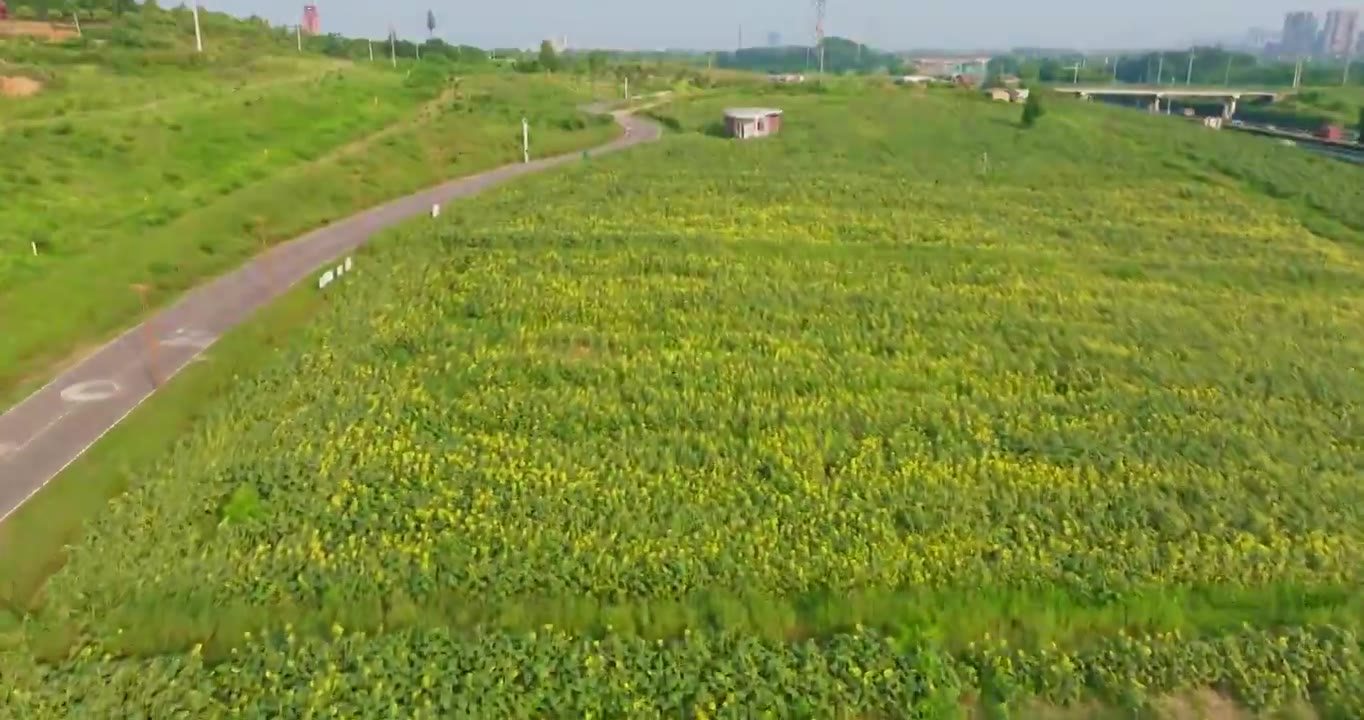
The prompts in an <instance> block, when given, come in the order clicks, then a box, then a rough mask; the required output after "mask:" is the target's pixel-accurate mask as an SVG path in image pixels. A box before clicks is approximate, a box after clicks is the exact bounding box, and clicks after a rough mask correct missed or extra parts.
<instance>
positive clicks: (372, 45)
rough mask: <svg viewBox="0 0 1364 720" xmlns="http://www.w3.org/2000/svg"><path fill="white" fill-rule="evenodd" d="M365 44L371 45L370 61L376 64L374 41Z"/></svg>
mask: <svg viewBox="0 0 1364 720" xmlns="http://www.w3.org/2000/svg"><path fill="white" fill-rule="evenodd" d="M365 42H367V43H369V61H370V62H374V41H373V40H366V41H365Z"/></svg>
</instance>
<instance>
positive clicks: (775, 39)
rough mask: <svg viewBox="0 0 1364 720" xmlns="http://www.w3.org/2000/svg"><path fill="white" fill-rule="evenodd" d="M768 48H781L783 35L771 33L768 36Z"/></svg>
mask: <svg viewBox="0 0 1364 720" xmlns="http://www.w3.org/2000/svg"><path fill="white" fill-rule="evenodd" d="M767 46H768V47H781V33H779V32H770V33H768V34H767Z"/></svg>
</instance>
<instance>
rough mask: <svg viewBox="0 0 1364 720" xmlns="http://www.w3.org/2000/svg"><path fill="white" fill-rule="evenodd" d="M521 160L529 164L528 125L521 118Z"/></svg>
mask: <svg viewBox="0 0 1364 720" xmlns="http://www.w3.org/2000/svg"><path fill="white" fill-rule="evenodd" d="M521 160H522V162H527V163H528V162H530V123H529V122H527V121H526V119H525V118H521Z"/></svg>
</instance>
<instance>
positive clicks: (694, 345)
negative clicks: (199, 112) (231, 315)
mask: <svg viewBox="0 0 1364 720" xmlns="http://www.w3.org/2000/svg"><path fill="white" fill-rule="evenodd" d="M841 87H842V88H843V89H842V90H839V91H835V90H830V91H829V92H823V93H819V92H787V93H775V92H774V93H772V94H771V95H770V96H768V97H758V96H757V95H758V91H751V92H748V93H744V94H742V95H732V96H716V97H711V98H708V99H705V100H703V101H700V102H695V103H689V104H685V105H682V106H679V107H677V108H675V109H672V110H665V111H660V112H661V113H663V116H664V117H665V118H666V119H667V121H668V123H669V125H671V126H673V127H675V128H677V129H678V130H680V132H677V133H674V134H673V135H672V136H671V137H670V138H669V139H667V140H665V142H664V143H662V144H660V145H658V146H652V147H648V148H642V149H639V150H637V151H633V152H632V153H630V154H628V155H627V156H616V157H612V158H609V159H605V160H602V161H597V162H593V163H590V164H584V165H579V166H576V167H575V168H573V169H571V170H569V171H567V172H565V173H561V174H556V175H552V176H544V177H539V178H535V179H532V180H530V181H528V182H525V183H522V184H518V185H516V186H514V187H509V188H506V189H504V190H502V191H499V192H497V193H495V194H493V195H490V196H484V197H482V198H479V199H477V200H474V201H472V202H471V203H469V204H468V205H467V206H465V207H463V208H462V211H461V212H460V213H459V214H458V215H455V216H451V217H449V218H447V219H445V220H444V221H443V222H442V223H441V224H439V225H437V226H435V227H431V226H427V227H423V228H420V229H413V230H410V231H408V232H407V233H404V234H402V235H400V236H398V237H395V238H393V239H391V240H388V241H385V242H383V243H381V244H379V245H377V246H375V247H373V248H372V249H371V252H372V253H374V255H375V257H374V261H376V262H381V263H382V264H383V265H384V266H385V267H386V268H389V270H390V271H389V272H387V273H385V274H384V275H383V276H382V277H374V278H372V281H371V282H366V283H364V284H356V285H352V286H349V287H348V288H347V289H346V290H345V292H344V293H341V294H339V295H337V296H336V297H335V299H334V301H333V302H332V303H331V304H329V305H328V306H326V307H325V308H322V309H320V310H319V311H317V314H316V315H315V316H314V318H313V319H314V321H313V322H312V323H311V324H310V325H309V327H308V328H307V329H306V330H299V331H297V332H296V333H295V334H292V335H290V336H289V337H288V338H286V339H284V340H282V341H280V342H278V343H277V344H276V346H275V347H276V348H277V349H276V350H275V351H273V352H269V353H266V352H259V353H256V354H255V355H254V357H252V358H251V360H250V361H249V362H248V363H247V364H244V365H242V366H240V368H242V369H234V370H233V372H234V373H237V377H236V378H235V380H234V382H232V383H231V384H230V386H225V387H224V389H223V391H222V395H221V397H220V398H219V400H218V401H217V402H216V403H215V405H214V406H213V407H212V409H211V410H210V411H209V412H207V413H205V414H204V415H203V416H201V417H199V418H197V419H195V420H193V421H192V422H190V423H188V424H187V430H186V431H185V432H184V434H183V436H182V437H181V438H180V440H179V441H178V442H177V443H176V444H175V445H174V446H173V447H169V448H167V449H165V450H164V451H163V452H161V453H159V454H158V455H157V456H156V457H155V458H153V459H144V460H141V461H139V462H136V463H132V464H130V465H128V466H127V467H126V468H125V469H124V470H123V471H122V472H123V473H124V474H125V476H126V478H127V482H128V484H129V486H130V490H129V492H128V494H127V495H126V496H124V497H122V498H119V499H118V500H116V501H115V502H114V503H113V504H112V506H111V507H109V508H108V509H107V510H106V511H103V512H101V513H100V514H99V516H98V518H97V519H96V520H95V521H94V522H93V524H92V526H91V527H90V528H89V530H88V532H87V533H86V534H85V535H84V537H82V538H81V539H79V540H77V541H75V542H74V543H73V544H72V547H71V549H70V551H69V553H68V554H67V555H66V557H65V564H64V566H63V567H61V568H60V569H59V570H57V571H56V572H55V574H54V575H53V576H52V577H51V578H50V580H49V581H48V582H47V584H46V586H45V589H44V591H43V593H42V594H41V596H40V597H38V598H37V599H36V600H34V601H33V602H34V605H33V606H32V607H31V613H32V614H31V616H30V618H29V623H28V624H27V625H26V626H25V627H24V628H23V629H22V630H16V631H14V632H12V633H11V634H10V640H11V645H12V648H13V649H12V650H11V651H10V652H9V653H8V654H7V655H4V656H0V669H3V671H4V673H5V675H6V676H7V677H8V678H12V679H13V680H12V682H13V683H14V685H15V687H16V688H17V690H18V692H17V693H16V694H15V695H14V696H13V697H14V698H15V699H14V701H13V702H14V703H16V704H15V705H13V706H14V707H16V708H18V712H19V713H20V715H22V716H28V717H55V716H59V715H62V714H69V713H72V712H78V713H84V714H89V715H92V716H107V715H109V714H111V713H123V714H128V713H142V714H147V715H157V716H162V715H171V714H174V713H176V712H181V713H187V714H193V715H195V716H198V717H215V716H220V715H222V716H225V715H227V714H229V713H230V712H244V713H246V714H255V715H260V716H296V715H303V714H306V713H307V712H309V710H310V708H311V709H318V708H325V709H327V710H329V711H332V712H336V713H338V714H340V715H342V716H347V717H363V716H371V715H375V714H395V713H406V714H412V715H418V716H430V717H438V716H449V715H451V714H460V713H466V714H471V715H473V716H481V717H561V716H562V717H569V716H572V717H581V716H585V715H589V714H596V715H602V716H608V717H627V716H628V717H642V716H673V715H679V714H680V715H683V716H694V717H703V716H704V717H716V716H724V717H742V716H747V714H751V713H754V712H764V711H765V712H769V713H771V714H773V715H776V716H782V717H833V716H839V717H921V718H922V717H926V718H952V717H963V716H965V715H966V714H967V713H970V712H979V713H984V714H987V716H995V717H1014V716H1023V717H1031V716H1040V717H1097V716H1103V715H1102V713H1103V712H1104V711H1105V709H1106V708H1112V709H1113V712H1112V713H1111V714H1110V715H1109V716H1112V717H1133V716H1134V713H1135V712H1141V713H1144V714H1145V715H1144V716H1156V717H1162V716H1167V717H1196V716H1199V713H1210V712H1217V713H1218V715H1217V716H1218V717H1251V716H1253V714H1257V713H1268V712H1269V711H1271V710H1289V711H1295V712H1299V713H1308V712H1316V713H1319V716H1321V717H1332V718H1337V717H1338V718H1346V717H1359V716H1360V715H1361V713H1364V706H1361V704H1360V702H1361V698H1364V646H1362V645H1361V642H1362V641H1361V635H1360V633H1361V631H1362V630H1364V627H1361V618H1364V612H1362V611H1364V608H1361V606H1360V598H1359V595H1358V593H1357V588H1358V587H1359V583H1360V582H1361V581H1362V580H1364V575H1362V573H1364V521H1362V520H1361V517H1360V515H1359V513H1358V512H1357V508H1358V507H1359V503H1360V502H1361V500H1364V495H1361V492H1362V491H1361V489H1360V485H1359V482H1358V478H1359V476H1360V472H1361V469H1364V445H1361V444H1360V442H1359V437H1360V434H1359V418H1360V417H1361V416H1364V415H1362V414H1361V411H1362V410H1364V394H1362V393H1364V391H1362V390H1361V388H1364V386H1362V385H1361V384H1360V383H1359V382H1358V376H1357V375H1358V368H1359V367H1360V365H1361V361H1364V344H1361V340H1360V338H1359V334H1358V332H1357V330H1358V328H1359V327H1360V323H1361V321H1362V320H1364V292H1362V291H1361V288H1364V209H1361V207H1360V206H1359V203H1358V202H1357V200H1358V198H1357V192H1356V189H1357V188H1359V187H1360V186H1361V181H1364V169H1361V168H1358V167H1355V166H1352V165H1348V164H1345V163H1337V162H1332V161H1329V160H1325V159H1322V158H1318V157H1316V156H1313V155H1310V154H1307V153H1303V152H1301V151H1298V150H1295V149H1293V148H1286V147H1281V146H1279V145H1276V144H1273V143H1265V142H1260V141H1258V140H1257V139H1255V138H1249V137H1244V136H1239V135H1234V134H1231V133H1215V132H1211V131H1207V130H1204V129H1202V128H1199V127H1196V126H1193V125H1191V124H1187V123H1180V122H1175V121H1172V120H1170V119H1168V118H1158V117H1149V116H1145V115H1143V114H1140V113H1133V112H1125V111H1122V110H1117V109H1112V108H1105V107H1101V106H1096V105H1093V104H1083V103H1060V102H1055V103H1052V105H1051V107H1050V111H1049V113H1048V114H1047V115H1046V116H1045V117H1044V118H1043V120H1042V122H1041V123H1040V124H1039V125H1038V127H1036V128H1035V129H1032V130H1027V131H1025V130H1021V129H1020V128H1019V127H1018V126H1017V123H1016V118H1017V114H1016V113H1017V108H1016V107H1009V106H1001V105H995V104H990V103H987V102H985V101H982V100H980V99H979V98H978V97H976V96H975V95H974V94H969V93H958V92H941V93H938V92H928V93H919V92H914V91H904V90H898V89H893V88H888V87H879V88H868V87H866V86H862V87H860V88H858V87H856V86H853V85H844V86H841ZM755 102H756V103H758V104H765V105H766V104H771V105H777V106H779V107H782V108H784V109H785V110H786V123H785V126H784V129H783V132H782V134H781V135H780V136H778V137H775V138H771V139H768V140H764V141H756V142H748V143H736V142H733V141H728V140H722V139H719V138H716V137H712V136H711V134H710V132H709V130H710V128H711V127H712V126H713V124H714V122H715V118H716V116H717V113H718V112H719V110H720V109H721V108H722V107H724V106H725V105H730V104H754V103H755ZM243 337H245V336H243ZM248 347H249V344H248ZM246 368H249V369H246ZM202 372H205V373H208V372H213V371H212V370H211V369H204V370H203V371H202ZM319 378H325V381H320V380H319ZM177 392H179V390H177V388H176V387H175V386H172V387H170V388H168V393H169V394H168V395H167V396H165V401H166V402H167V403H174V402H175V397H176V395H175V394H176V393H177ZM132 422H133V423H134V424H133V425H132V426H130V427H129V429H128V430H129V432H130V433H132V434H133V435H136V434H137V423H138V422H140V421H139V420H138V418H137V417H134V418H133V421H132ZM27 548H28V553H30V554H34V555H42V554H45V553H51V552H57V551H56V550H53V549H51V548H44V547H43V546H41V545H39V544H30V545H28V546H27ZM27 602H29V599H27V598H24V599H20V598H12V600H11V603H12V604H11V607H12V608H19V607H20V606H21V605H24V603H27ZM24 606H25V607H26V605H24ZM33 653H39V654H40V655H41V656H42V657H44V658H48V659H51V660H54V661H55V662H53V663H52V664H50V665H46V666H40V665H39V664H37V663H36V662H35V661H34V659H33V658H34V655H33ZM1233 702H1234V704H1232V703H1233ZM1309 706H1314V707H1315V711H1309V710H1307V709H1306V708H1308V707H1309ZM395 708H396V709H395ZM1209 708H1212V709H1209ZM1309 716H1310V715H1309Z"/></svg>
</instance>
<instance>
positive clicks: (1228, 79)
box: [1222, 53, 1231, 87]
mask: <svg viewBox="0 0 1364 720" xmlns="http://www.w3.org/2000/svg"><path fill="white" fill-rule="evenodd" d="M1222 84H1223V85H1225V86H1227V87H1231V53H1227V74H1226V76H1225V77H1223V78H1222Z"/></svg>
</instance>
